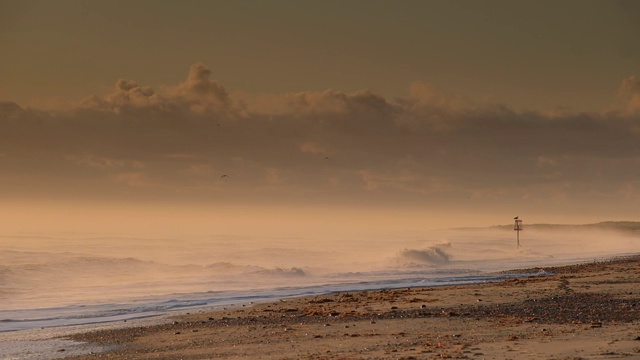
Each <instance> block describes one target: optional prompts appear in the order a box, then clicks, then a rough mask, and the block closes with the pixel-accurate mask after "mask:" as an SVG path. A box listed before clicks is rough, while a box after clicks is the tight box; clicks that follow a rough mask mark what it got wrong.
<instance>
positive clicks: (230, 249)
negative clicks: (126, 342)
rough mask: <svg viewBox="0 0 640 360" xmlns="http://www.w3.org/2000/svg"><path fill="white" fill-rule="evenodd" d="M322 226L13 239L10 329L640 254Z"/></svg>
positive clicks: (574, 244)
mask: <svg viewBox="0 0 640 360" xmlns="http://www.w3.org/2000/svg"><path fill="white" fill-rule="evenodd" d="M246 221H247V223H250V220H249V219H246ZM319 225H320V224H318V223H316V224H315V225H313V224H307V225H306V226H307V228H306V229H305V228H304V226H303V227H296V228H295V229H294V228H292V229H290V231H281V232H280V234H278V231H275V230H273V229H272V230H271V231H268V230H267V229H266V228H262V229H258V231H251V230H248V229H245V230H242V229H238V228H236V232H235V233H234V232H225V233H218V234H216V233H211V234H202V233H200V234H197V232H193V231H192V232H191V233H190V234H189V231H188V230H185V231H184V234H183V235H181V234H179V233H172V234H164V235H163V234H153V233H147V234H140V233H137V234H131V235H126V234H109V233H70V232H64V233H48V234H42V233H20V234H2V235H1V236H0V264H2V265H1V266H0V301H1V303H2V304H3V306H2V309H0V330H3V331H6V330H17V329H25V328H31V327H42V326H56V325H70V324H82V323H92V322H102V321H113V320H122V319H127V318H133V317H145V316H152V315H159V314H162V313H163V312H165V311H169V310H175V309H181V308H189V307H194V306H196V307H201V306H216V305H220V306H222V305H229V304H236V305H238V304H242V303H248V302H250V301H258V300H266V299H274V298H280V297H286V296H292V295H303V294H314V293H326V292H331V291H349V290H362V289H379V288H394V287H406V286H433V285H444V284H452V283H460V282H478V281H480V282H481V281H495V280H499V279H500V278H501V276H498V277H496V276H495V275H490V274H488V273H489V272H493V271H498V270H507V269H513V268H524V267H536V266H545V265H554V264H570V263H576V262H583V261H591V260H602V259H604V258H606V257H611V256H616V255H624V254H630V253H634V252H637V246H638V243H639V241H638V237H637V236H634V235H633V233H629V232H626V233H625V232H616V231H601V230H593V229H590V230H586V229H581V230H579V229H563V230H554V231H551V230H540V229H537V228H535V229H534V228H531V229H529V230H525V231H524V232H523V233H521V243H522V247H521V248H519V249H518V248H517V247H516V242H515V233H514V232H513V231H512V230H511V229H506V230H505V229H498V228H493V229H492V228H483V229H460V230H428V229H423V230H420V229H415V228H408V229H407V230H402V229H392V228H389V227H385V226H384V224H369V225H368V226H367V227H366V228H365V227H361V226H357V224H355V225H354V226H353V227H351V228H349V227H347V228H341V226H335V224H334V225H333V226H332V225H329V224H324V225H322V226H319ZM227 230H230V229H227ZM534 273H535V271H534Z"/></svg>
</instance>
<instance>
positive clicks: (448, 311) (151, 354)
mask: <svg viewBox="0 0 640 360" xmlns="http://www.w3.org/2000/svg"><path fill="white" fill-rule="evenodd" d="M539 270H541V269H528V270H527V271H529V272H537V271H539ZM542 270H544V271H547V272H549V273H552V274H553V275H550V276H537V277H527V278H518V279H511V280H506V281H504V282H501V283H489V284H474V285H464V286H443V287H431V288H411V289H397V290H376V291H362V292H345V293H336V294H328V295H322V296H313V297H301V298H292V299H284V300H281V301H278V302H275V303H263V304H255V305H251V306H245V307H239V308H236V309H230V310H225V311H218V312H211V313H204V312H201V313H192V314H187V315H184V316H180V317H176V318H173V319H171V321H170V322H168V323H163V324H155V325H150V326H140V327H136V326H131V324H129V327H127V328H123V329H106V330H99V331H89V332H82V333H78V334H73V335H68V336H65V339H68V340H75V341H82V342H88V343H90V344H92V345H98V346H103V347H105V348H110V349H112V350H111V351H109V352H103V353H99V354H90V355H83V356H76V357H67V359H229V358H235V359H441V358H450V359H615V358H627V359H629V358H639V359H640V256H633V257H625V258H618V259H614V260H610V261H604V262H597V263H596V262H594V263H588V264H580V265H573V266H565V267H555V268H542ZM522 271H523V270H516V271H514V273H517V272H522ZM63 350H64V349H58V350H57V351H60V352H62V351H63Z"/></svg>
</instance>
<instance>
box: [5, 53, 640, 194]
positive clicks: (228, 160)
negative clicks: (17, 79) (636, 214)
mask: <svg viewBox="0 0 640 360" xmlns="http://www.w3.org/2000/svg"><path fill="white" fill-rule="evenodd" d="M620 96H621V98H623V99H624V101H625V109H624V111H622V110H621V111H603V112H601V113H581V112H569V111H562V112H549V113H542V112H517V111H514V110H512V109H510V108H509V107H508V106H505V105H503V104H486V103H483V104H480V105H479V104H476V103H474V102H473V101H470V100H467V99H463V98H461V97H459V96H456V95H452V94H447V93H445V92H443V91H440V90H438V89H437V88H435V87H433V86H431V85H429V84H426V83H420V82H417V83H414V84H412V85H411V86H410V89H409V94H408V95H407V96H406V97H404V98H398V99H386V98H384V97H382V96H380V95H378V94H375V93H373V92H371V91H369V90H361V91H355V92H348V93H346V92H340V91H335V90H327V91H320V92H299V93H287V94H246V93H234V94H232V95H230V94H229V93H228V92H227V90H226V89H225V87H224V86H223V85H222V84H220V83H219V82H217V81H216V80H213V79H212V71H211V70H209V69H208V68H206V67H205V66H204V65H202V64H195V65H193V66H191V68H190V69H189V71H188V74H187V77H186V79H185V80H184V81H183V82H181V83H178V84H176V85H171V86H169V85H168V86H163V87H160V88H151V87H148V86H144V85H140V84H138V83H137V82H135V81H132V80H118V81H117V82H116V83H115V86H114V87H113V89H112V91H111V92H110V93H109V94H106V95H102V96H91V97H88V98H87V99H85V101H83V102H81V103H80V104H78V105H77V106H75V107H74V108H72V109H68V110H65V111H59V112H53V111H44V110H38V109H33V108H23V107H21V106H20V105H19V104H16V103H13V102H0V127H1V129H0V154H2V156H0V168H1V169H2V172H1V174H0V195H6V194H13V195H14V196H22V195H24V196H30V195H33V194H34V193H36V191H35V190H34V189H36V188H43V189H45V188H46V189H50V191H49V193H50V194H49V195H48V196H54V195H55V196H65V197H74V196H77V197H83V196H87V194H94V195H93V196H98V197H100V196H101V197H104V198H109V197H118V196H126V197H132V196H133V197H135V196H141V197H145V198H156V199H182V200H185V201H198V202H213V203H218V202H226V201H236V202H301V203H314V202H317V203H327V202H338V203H354V202H356V203H379V204H395V203H397V204H413V205H421V204H422V205H423V204H430V205H431V206H436V205H437V204H440V205H444V204H457V203H459V204H462V203H464V202H468V201H469V199H472V200H473V199H475V200H478V201H479V200H480V199H481V201H483V202H491V203H495V204H508V203H511V202H512V201H513V199H520V200H522V201H526V202H529V203H531V204H536V203H540V202H542V201H543V200H544V199H548V200H549V201H554V202H555V203H567V204H570V203H578V202H581V201H583V200H584V199H586V198H590V199H597V200H602V201H605V200H606V201H612V200H611V199H616V198H624V199H627V200H625V201H636V199H638V198H639V197H638V196H636V197H634V196H631V195H630V194H631V193H633V192H634V191H636V189H637V188H639V187H638V186H635V185H633V184H635V179H636V178H637V173H636V171H635V169H637V168H639V166H638V165H640V164H639V162H640V148H639V147H638V146H637V144H638V143H639V142H638V141H639V140H640V138H639V137H640V132H639V131H638V130H637V129H639V128H640V119H639V118H638V109H640V81H639V80H638V79H637V78H636V77H630V78H627V79H625V80H624V81H623V83H622V86H621V89H620ZM223 174H225V175H228V180H225V181H224V182H222V181H220V176H221V175H223ZM19 179H22V180H19ZM629 184H631V185H629ZM620 189H622V190H620ZM21 194H22V195H21ZM38 194H40V195H38V196H44V195H42V194H41V193H40V192H38ZM585 194H586V195H585ZM621 194H624V196H622V195H621ZM634 205H635V203H634Z"/></svg>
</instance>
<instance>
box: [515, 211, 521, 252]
mask: <svg viewBox="0 0 640 360" xmlns="http://www.w3.org/2000/svg"><path fill="white" fill-rule="evenodd" d="M513 219H514V220H515V223H514V224H513V230H515V232H516V247H517V248H518V249H519V248H520V231H522V230H523V228H522V220H521V219H518V217H517V216H516V217H515V218H513Z"/></svg>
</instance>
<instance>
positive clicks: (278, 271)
mask: <svg viewBox="0 0 640 360" xmlns="http://www.w3.org/2000/svg"><path fill="white" fill-rule="evenodd" d="M255 273H256V274H260V275H275V276H305V275H307V274H306V273H305V272H304V270H302V269H300V268H297V267H292V268H289V269H283V268H275V269H263V270H259V271H256V272H255Z"/></svg>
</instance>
